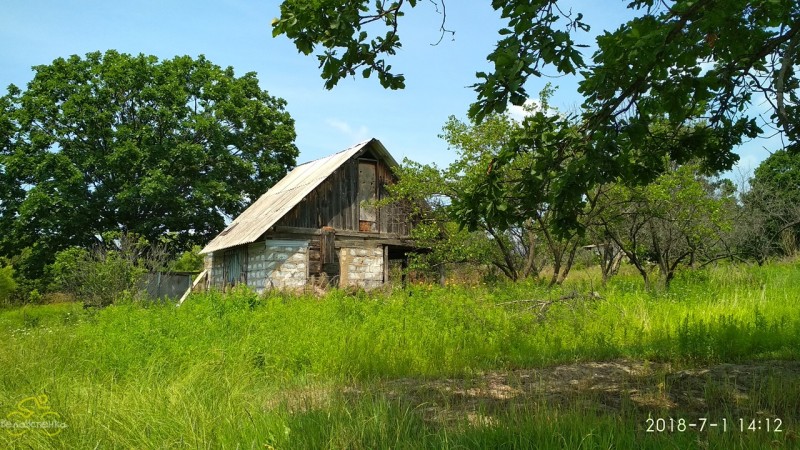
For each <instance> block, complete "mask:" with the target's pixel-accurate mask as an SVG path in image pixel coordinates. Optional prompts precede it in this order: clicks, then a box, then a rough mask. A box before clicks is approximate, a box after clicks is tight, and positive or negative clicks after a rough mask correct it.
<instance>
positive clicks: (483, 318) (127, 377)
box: [0, 264, 800, 448]
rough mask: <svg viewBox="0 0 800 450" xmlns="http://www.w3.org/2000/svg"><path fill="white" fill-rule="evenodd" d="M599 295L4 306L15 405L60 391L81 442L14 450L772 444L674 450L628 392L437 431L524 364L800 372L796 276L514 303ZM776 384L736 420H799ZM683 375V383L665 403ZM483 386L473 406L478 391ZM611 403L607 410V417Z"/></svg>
mask: <svg viewBox="0 0 800 450" xmlns="http://www.w3.org/2000/svg"><path fill="white" fill-rule="evenodd" d="M588 287H589V286H588V283H579V282H576V283H575V284H572V285H568V286H564V287H561V288H558V289H556V290H547V289H544V288H543V287H541V286H540V285H537V284H533V283H513V284H512V283H508V284H502V285H498V286H478V287H458V286H455V287H454V286H451V287H448V288H438V287H431V286H424V285H420V286H413V287H412V288H411V289H410V290H409V291H408V292H395V293H392V294H389V295H385V294H379V293H368V294H361V295H359V296H350V295H347V294H345V293H344V292H342V291H332V292H330V293H329V294H327V296H326V297H324V298H322V299H320V298H316V297H310V296H306V297H295V296H289V295H280V294H275V295H267V296H258V295H255V294H253V293H252V292H248V291H246V290H239V291H237V292H235V293H234V294H231V295H224V294H221V293H218V292H211V293H207V294H202V295H195V296H192V297H191V298H189V299H188V300H187V302H186V303H184V304H183V306H181V307H180V308H175V307H174V305H163V304H152V303H127V304H120V305H113V306H111V307H108V308H104V309H96V308H89V309H85V308H83V307H82V306H81V305H80V304H57V305H44V306H25V307H20V308H14V309H6V310H3V311H0V337H2V341H3V343H4V345H3V346H2V347H1V348H0V398H3V399H9V401H8V402H6V403H5V404H6V405H11V406H9V408H13V403H14V402H15V401H19V400H21V399H24V398H26V397H29V396H31V395H35V394H38V393H41V392H44V393H46V394H47V395H48V396H49V398H50V403H51V407H52V410H53V411H55V412H57V413H58V414H60V415H61V418H62V420H63V421H64V422H65V423H67V425H68V428H66V429H65V430H64V431H63V432H62V434H60V435H59V436H57V437H55V438H46V437H42V436H40V435H38V434H29V435H28V436H26V437H25V438H23V440H12V438H11V437H10V436H9V435H8V434H7V433H5V432H3V433H0V446H3V447H8V448H15V447H32V448H64V447H69V448H85V447H87V446H90V445H94V446H97V445H98V443H100V444H101V445H102V446H107V447H115V446H121V447H126V448H128V447H133V448H149V447H159V446H161V444H162V443H163V442H177V441H180V442H183V443H184V445H187V446H190V447H202V448H208V447H212V448H222V447H226V448H235V447H236V446H237V445H238V446H240V447H258V448H264V447H265V446H266V445H272V446H273V447H276V448H326V447H332V448H352V447H356V448H381V447H392V448H420V447H423V448H424V447H429V448H463V447H470V448H498V447H503V445H506V444H507V443H509V442H515V443H517V444H516V445H518V446H519V447H522V448H531V447H533V446H536V445H538V446H541V447H545V448H552V447H556V448H558V447H559V446H561V447H562V448H609V447H612V445H611V444H614V445H613V447H615V448H648V447H647V446H650V447H649V448H669V447H670V446H677V447H680V448H691V447H692V446H693V445H694V443H695V441H696V440H697V439H698V437H700V438H702V439H706V438H707V439H709V440H710V441H711V442H712V444H711V445H710V446H709V447H710V448H714V447H715V446H718V447H719V448H736V447H735V446H732V445H730V444H732V441H730V440H731V439H733V443H734V444H737V443H740V442H741V441H743V440H746V439H754V440H755V441H754V442H753V443H750V442H751V441H746V442H748V446H749V448H763V447H764V445H761V447H759V444H764V442H762V441H758V439H764V436H765V435H763V434H758V433H754V434H734V433H733V432H731V431H729V432H727V433H718V434H716V435H711V434H708V435H698V434H696V433H695V434H680V433H672V434H665V435H664V436H663V439H664V440H659V439H662V438H661V437H658V436H653V435H649V434H643V433H641V432H640V430H641V426H642V424H643V422H644V420H645V419H646V417H647V412H646V411H642V410H641V409H638V408H637V407H635V406H634V405H626V404H624V403H623V404H619V401H620V398H619V397H618V396H617V395H618V394H616V393H613V394H612V393H607V392H605V391H604V390H602V391H599V392H597V394H598V395H606V396H612V397H613V398H611V400H612V401H613V402H615V403H613V404H615V405H616V406H614V408H615V409H614V411H616V412H617V413H618V414H617V415H615V416H614V418H613V420H610V419H608V417H609V416H608V414H607V411H608V409H607V407H605V406H604V404H603V403H601V401H602V400H603V399H602V398H598V397H592V396H588V397H581V398H579V399H578V402H577V404H573V405H571V406H570V405H566V406H562V405H561V404H559V403H556V404H547V403H545V402H544V400H545V399H543V398H539V397H533V398H517V397H513V396H515V395H517V394H516V390H509V391H502V394H503V395H506V394H508V397H505V396H504V397H503V398H497V397H495V396H491V397H487V400H488V402H487V403H486V404H484V405H483V406H485V407H486V410H480V409H479V410H477V411H476V413H477V414H480V415H484V416H486V417H487V419H489V418H490V420H487V422H486V423H482V424H481V423H476V422H475V420H472V421H467V420H466V418H464V421H463V422H461V421H455V420H454V421H453V422H449V421H448V423H445V424H441V423H439V422H437V421H435V420H431V419H432V417H431V415H430V414H429V413H430V411H431V410H430V408H431V407H433V406H436V405H437V403H439V404H441V403H442V402H447V401H450V402H449V403H446V404H445V408H447V409H445V410H444V411H445V412H448V413H453V414H455V413H456V412H457V411H458V408H459V407H461V406H462V405H464V404H468V405H473V404H474V402H477V401H479V400H480V399H481V398H482V397H481V396H480V395H477V394H473V392H480V391H481V390H484V391H485V390H488V389H487V387H488V388H492V387H493V386H494V385H493V384H492V385H490V386H487V385H481V384H480V382H481V380H483V378H481V374H484V373H487V372H491V373H503V374H509V375H510V376H514V374H517V373H520V372H518V369H526V368H528V369H529V368H535V367H546V366H552V365H559V364H569V363H574V362H576V361H611V363H612V364H613V363H614V362H618V361H619V360H620V359H621V358H630V359H636V360H645V362H644V366H645V367H646V365H647V364H648V363H647V362H646V361H653V362H658V361H663V362H667V363H670V364H671V365H672V366H673V367H675V368H676V370H679V369H683V368H686V367H687V365H689V367H694V365H699V364H707V363H714V362H726V363H736V362H741V361H752V360H766V361H767V362H765V364H770V361H772V360H775V359H787V360H796V359H797V358H798V357H800V354H798V351H799V349H800V320H798V318H797V308H798V307H800V304H799V303H798V302H800V292H798V290H800V271H798V270H797V264H774V265H768V266H765V267H755V266H752V267H750V266H731V265H726V266H721V267H718V268H709V269H707V270H703V271H693V272H687V273H685V274H680V275H678V277H677V278H676V280H675V282H674V285H673V289H672V290H671V291H670V292H662V293H649V292H646V291H644V290H643V289H642V288H641V287H640V283H637V282H636V281H635V280H633V279H631V277H625V276H622V277H619V278H616V279H613V280H611V281H610V282H609V284H608V285H607V286H606V287H604V288H601V289H600V294H601V296H602V298H596V299H592V300H585V301H577V302H572V303H559V302H554V303H553V304H552V305H551V306H550V307H549V308H548V309H547V311H545V313H544V314H543V315H540V314H539V310H538V308H534V309H531V308H530V307H529V306H530V305H529V304H526V303H512V304H509V303H507V302H510V301H514V300H523V299H531V300H535V299H542V300H547V299H556V298H560V297H561V296H563V295H564V294H568V293H570V292H571V289H580V290H584V289H586V288H588ZM701 368H702V367H701ZM564 369H568V368H564ZM20 373H24V374H25V376H24V377H22V376H20ZM681 373H685V372H681ZM729 374H730V372H729V371H726V376H727V375H729ZM639 375H640V374H638V373H637V374H636V377H635V380H636V382H637V383H638V382H641V378H640V376H639ZM758 377H760V378H759V379H760V380H762V383H761V384H759V386H761V387H760V388H759V389H758V390H755V391H753V392H744V393H743V392H741V390H740V389H741V386H739V385H737V388H736V389H733V392H735V394H736V397H735V398H733V399H731V400H730V401H729V402H728V403H725V405H728V406H734V405H739V406H741V405H742V404H743V403H747V404H751V405H752V411H749V412H751V413H752V414H756V412H757V411H761V412H762V414H770V413H772V414H777V416H778V417H781V418H782V419H784V420H785V421H786V422H787V424H788V423H789V420H792V419H794V420H795V422H794V423H796V420H797V411H798V406H800V404H798V399H799V398H800V397H798V395H795V394H797V393H800V385H798V380H797V378H796V377H794V378H786V379H781V378H776V379H774V383H775V385H774V386H773V385H772V384H771V383H773V378H768V377H769V374H766V373H760V374H758ZM453 380H455V381H453ZM684 380H685V377H684V376H683V375H676V376H674V377H670V378H667V377H666V376H665V377H664V383H665V385H666V386H665V387H664V389H665V390H666V389H668V388H669V384H670V383H682V382H683V381H684ZM387 381H396V382H397V384H394V385H391V386H394V387H395V388H392V389H389V388H386V386H385V385H382V383H384V382H387ZM448 381H449V382H452V383H454V384H453V385H454V386H455V389H454V392H452V394H453V396H452V397H443V396H444V395H445V393H446V392H447V391H446V390H445V389H439V388H438V386H439V384H437V383H444V382H448ZM471 381H474V383H475V388H476V390H475V391H472V390H470V389H468V387H470V386H471V385H470V384H469V383H470V382H471ZM538 382H539V380H538V379H530V380H528V381H525V380H523V379H520V380H519V383H520V385H524V384H525V383H534V384H535V383H538ZM428 383H431V386H433V387H432V388H431V389H432V390H433V391H434V392H433V393H432V394H430V397H423V398H422V399H420V400H419V401H416V400H417V399H418V397H417V398H414V397H412V398H408V399H406V398H403V397H397V396H396V395H395V396H392V395H394V394H396V392H397V389H396V387H397V386H409V389H410V390H411V391H412V393H419V392H421V391H422V390H423V389H424V386H426V384H428ZM737 383H738V380H737ZM515 387H516V386H515ZM639 387H640V386H639V385H638V384H637V386H636V388H637V389H638V388H639ZM561 388H562V386H559V387H558V392H563V391H562V389H561ZM707 388H708V390H709V391H708V392H709V393H712V391H713V390H716V392H718V391H719V390H721V387H720V386H715V385H711V384H710V385H708V386H707ZM465 392H466V393H467V394H464V393H465ZM742 394H747V396H746V397H745V396H743V395H742ZM465 395H469V397H468V399H467V400H469V401H465ZM709 395H710V394H709ZM664 397H665V398H666V399H669V398H670V397H669V394H668V393H665V396H664ZM514 398H517V400H519V403H514ZM443 399H444V400H443ZM712 399H713V396H711V395H710V397H709V398H704V399H703V400H707V401H708V403H707V407H708V411H709V412H710V413H713V414H714V417H715V418H720V417H722V414H725V416H726V417H727V416H728V414H729V411H725V410H724V408H722V409H718V408H716V407H715V405H716V403H713V402H712V401H711V400H712ZM645 400H646V399H645ZM718 400H719V399H717V401H718ZM750 402H752V403H750ZM509 403H511V404H513V405H514V407H511V406H509ZM420 405H424V406H420ZM594 407H598V408H602V409H601V411H602V412H601V413H598V415H595V413H594V412H593V408H594ZM703 408H704V411H706V409H705V406H704V407H703ZM8 411H9V410H8V409H6V410H5V411H3V412H4V413H7V412H8ZM656 412H657V411H656ZM667 412H672V413H673V414H675V413H676V412H675V410H674V409H668V410H667ZM654 414H655V412H654ZM220 418H224V420H220ZM545 418H546V420H545ZM446 419H447V418H446ZM473 419H474V417H473ZM453 427H454V428H453ZM787 428H788V429H789V430H792V429H796V425H794V424H792V426H788V427H787ZM593 430H594V431H593ZM601 431H602V432H601ZM606 431H607V432H608V434H607V433H606ZM753 436H756V437H753ZM681 439H685V440H681ZM768 439H769V440H770V441H771V440H772V439H783V437H782V436H775V435H770V436H769V438H768ZM651 440H652V442H653V443H651ZM673 440H677V441H673ZM582 442H583V443H584V444H581V443H582ZM586 442H588V444H586ZM674 442H678V443H679V444H681V445H678V444H674ZM782 442H783V441H780V442H779V443H782ZM715 443H717V444H718V445H716V444H715ZM672 444H674V445H672ZM508 445H509V446H510V445H511V444H508ZM582 445H583V446H582ZM737 445H738V444H737ZM766 446H769V442H768V443H767V445H766Z"/></svg>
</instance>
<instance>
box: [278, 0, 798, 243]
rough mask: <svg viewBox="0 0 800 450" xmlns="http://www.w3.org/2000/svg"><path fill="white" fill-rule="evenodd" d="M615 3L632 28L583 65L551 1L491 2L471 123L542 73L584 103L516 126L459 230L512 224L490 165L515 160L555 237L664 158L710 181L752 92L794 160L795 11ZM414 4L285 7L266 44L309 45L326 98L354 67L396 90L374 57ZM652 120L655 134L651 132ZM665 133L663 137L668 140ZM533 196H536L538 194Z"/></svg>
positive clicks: (759, 5)
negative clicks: (490, 30) (596, 199)
mask: <svg viewBox="0 0 800 450" xmlns="http://www.w3.org/2000/svg"><path fill="white" fill-rule="evenodd" d="M430 3H432V4H433V5H432V6H431V5H428V6H429V7H432V8H433V9H435V10H436V11H437V12H440V9H439V8H440V7H442V9H444V8H443V7H444V3H445V2H444V1H442V2H438V1H433V2H430ZM625 3H626V4H627V7H628V9H630V12H631V15H633V18H631V19H630V20H628V21H627V22H624V23H621V24H620V26H619V27H617V28H614V29H612V30H611V31H604V32H603V33H601V34H600V35H599V36H598V37H597V48H598V50H597V51H596V52H594V54H593V55H591V59H589V58H588V57H587V55H584V54H583V53H582V51H581V47H582V46H581V45H579V44H577V43H576V42H578V41H579V40H580V35H581V33H582V32H585V31H588V30H589V24H588V23H587V22H586V21H585V20H584V17H583V15H582V14H581V13H580V12H578V11H574V9H573V8H572V7H566V6H565V5H564V2H563V1H558V0H534V1H523V0H508V1H499V0H495V1H492V2H491V6H492V8H493V9H494V10H495V11H498V12H499V13H500V16H501V18H502V20H503V21H504V23H503V24H502V26H501V28H500V29H499V30H498V34H499V35H498V42H497V44H496V45H494V46H492V48H493V50H492V51H491V53H490V54H489V55H488V56H487V59H488V61H489V62H490V63H491V64H492V66H491V68H490V70H488V71H486V72H478V73H477V74H476V78H477V82H476V84H475V85H474V89H475V91H476V93H477V99H476V102H475V103H474V104H473V105H472V106H471V108H470V111H469V113H470V117H471V118H472V119H475V120H476V121H477V122H481V121H483V120H487V119H489V118H490V117H491V115H492V114H496V113H500V112H503V111H505V109H506V108H507V105H508V104H509V103H511V104H514V105H522V104H523V103H524V102H525V101H526V100H527V98H528V94H527V91H526V89H525V88H526V83H527V82H528V80H529V79H530V78H531V77H540V76H542V75H548V74H549V75H566V74H578V75H579V77H580V78H581V80H580V87H579V91H580V93H581V94H582V95H583V97H584V103H583V105H582V111H581V112H580V113H578V114H576V115H574V116H573V117H570V118H563V117H547V116H545V115H540V116H535V117H532V118H529V119H526V121H525V122H524V125H523V132H522V133H520V134H519V135H518V136H517V137H516V138H515V139H512V140H511V141H510V142H508V143H507V144H506V145H505V146H504V148H503V150H502V151H501V152H500V153H498V154H497V159H496V160H495V163H494V164H493V168H494V169H495V170H493V172H494V173H495V174H496V175H495V176H493V177H492V176H489V177H487V179H486V180H484V181H483V182H482V184H481V185H479V186H476V187H475V188H474V189H473V190H472V191H471V192H467V193H466V194H467V195H466V198H467V201H465V202H464V203H463V204H462V205H461V206H460V207H459V208H460V210H461V212H460V213H459V221H460V223H462V224H468V225H470V226H472V227H475V226H476V223H477V221H479V220H480V219H481V218H483V217H488V218H490V221H491V222H493V223H494V222H497V221H498V220H503V218H504V217H505V216H507V215H514V211H512V208H509V207H508V205H507V204H506V203H505V202H504V201H503V198H504V197H503V194H504V193H505V192H504V190H503V189H502V188H501V186H500V184H501V182H502V181H501V174H502V173H503V171H502V170H501V166H503V165H505V164H513V161H514V160H516V159H517V158H518V157H523V158H528V156H527V155H533V164H530V165H528V166H529V168H530V169H532V170H531V172H530V173H529V174H525V175H524V181H523V183H522V184H521V186H520V187H521V188H523V189H521V190H520V191H519V192H520V193H521V194H522V197H524V198H529V199H531V200H530V204H531V205H533V204H536V203H542V202H546V203H548V204H549V205H551V206H550V208H551V209H552V210H553V211H554V214H555V217H554V219H553V221H554V223H555V226H556V228H557V229H559V230H560V231H561V232H562V234H569V233H570V232H572V231H575V230H577V231H581V224H580V220H579V216H580V214H581V212H582V211H584V207H585V195H586V194H587V193H588V192H589V191H591V190H592V189H593V188H595V187H596V186H598V185H600V184H603V183H612V182H617V181H619V180H621V181H622V182H624V183H626V184H646V183H649V182H651V181H653V180H654V179H655V178H656V177H657V176H658V175H659V174H660V173H662V171H663V170H664V168H663V166H662V161H663V159H664V158H665V157H668V158H669V159H671V160H674V161H676V162H677V163H679V164H685V163H687V162H689V161H691V160H694V159H700V160H701V161H702V162H703V164H704V165H705V166H706V167H707V168H709V169H712V170H715V171H720V170H727V169H730V168H731V166H732V164H733V163H735V162H736V161H737V160H738V156H737V155H736V154H735V153H734V152H733V149H734V148H735V147H736V146H737V145H739V144H741V143H742V142H743V139H744V138H753V137H755V136H757V135H758V134H759V133H760V132H761V128H760V124H759V123H757V121H756V119H755V118H754V117H753V115H752V114H749V113H748V108H749V107H750V106H751V105H752V101H753V99H754V98H762V96H763V97H766V98H767V99H768V103H769V105H770V106H771V107H772V115H771V118H770V119H771V121H772V123H771V124H770V123H768V124H767V125H769V126H773V125H775V126H776V127H777V128H778V129H779V130H780V131H781V132H782V133H783V134H784V135H785V137H786V138H787V141H788V143H789V144H788V147H789V148H790V150H791V151H795V150H797V148H798V142H800V135H798V129H800V128H798V127H797V126H795V124H797V123H800V107H799V106H798V103H799V102H800V93H799V92H798V89H799V87H800V78H799V77H798V72H797V71H796V67H797V66H798V64H799V63H800V25H798V20H797V17H798V15H800V6H798V3H797V2H792V1H783V0H776V1H761V0H734V1H730V2H716V1H710V0H699V1H696V0H670V1H666V2H661V3H657V2H653V1H650V0H637V1H632V2H625ZM419 4H420V5H421V4H425V3H419ZM417 5H418V3H417V2H416V1H409V2H404V1H395V2H380V1H379V2H374V6H373V2H369V1H367V0H361V1H358V2H342V1H340V0H314V1H310V0H284V1H283V2H282V3H281V17H280V18H279V19H276V20H275V21H274V22H273V34H274V35H276V36H277V35H281V34H285V35H286V36H287V38H289V39H290V40H292V41H293V42H294V43H295V45H296V46H297V48H298V50H299V51H301V52H303V53H304V54H311V53H312V52H314V49H315V46H316V45H321V46H322V47H323V49H324V50H323V54H321V55H318V57H319V59H320V66H321V67H322V77H323V78H324V79H325V80H326V87H328V88H331V87H332V86H333V85H335V84H336V82H338V80H339V79H341V78H342V77H344V76H348V75H355V73H356V69H358V68H361V67H366V70H364V72H363V75H364V76H369V74H370V73H371V72H372V70H377V71H378V72H379V73H380V75H381V83H382V84H383V85H384V86H386V87H390V88H400V87H403V82H404V79H403V78H402V75H393V74H392V72H391V66H390V65H388V64H386V63H385V58H387V57H389V56H392V55H394V54H395V52H396V50H397V49H398V48H400V46H401V41H400V39H399V37H398V36H399V35H398V18H399V17H402V16H403V14H404V13H405V12H407V11H409V9H411V8H415V7H416V6H417ZM460 6H461V5H457V7H460ZM442 14H443V15H444V14H445V12H444V11H442ZM443 19H444V20H446V15H445V17H444V18H443ZM374 22H377V23H380V24H383V25H385V26H386V28H387V30H388V31H387V32H386V36H385V37H384V36H380V35H378V36H373V35H371V32H372V31H373V30H372V29H371V28H370V27H368V25H369V24H372V23H374ZM442 30H443V32H444V30H446V29H445V28H444V24H443V25H442ZM339 52H342V53H339ZM700 121H703V124H702V126H700V125H698V123H699V122H700ZM659 124H660V126H662V127H663V128H664V130H663V131H664V132H661V133H656V134H655V135H654V133H653V128H654V125H659ZM664 136H669V139H668V140H667V142H664V140H663V139H662V138H663V137H664ZM545 185H547V186H545ZM542 187H547V189H541V188H542ZM541 192H547V194H545V195H544V197H545V198H542V197H543V195H542V194H541ZM528 209H531V210H532V209H533V208H528Z"/></svg>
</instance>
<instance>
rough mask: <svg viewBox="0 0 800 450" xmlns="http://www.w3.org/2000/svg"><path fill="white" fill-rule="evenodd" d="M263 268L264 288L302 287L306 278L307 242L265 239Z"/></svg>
mask: <svg viewBox="0 0 800 450" xmlns="http://www.w3.org/2000/svg"><path fill="white" fill-rule="evenodd" d="M262 244H263V243H262ZM264 268H265V270H266V279H265V284H264V288H265V289H303V288H304V287H305V285H306V282H307V280H308V242H303V241H281V240H271V241H267V243H266V248H265V256H264Z"/></svg>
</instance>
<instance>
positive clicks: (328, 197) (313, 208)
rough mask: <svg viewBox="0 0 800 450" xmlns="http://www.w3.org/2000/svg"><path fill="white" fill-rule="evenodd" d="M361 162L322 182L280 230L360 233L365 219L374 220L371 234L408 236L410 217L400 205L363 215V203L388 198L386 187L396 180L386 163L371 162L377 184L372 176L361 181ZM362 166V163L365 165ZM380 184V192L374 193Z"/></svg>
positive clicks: (283, 223)
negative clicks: (289, 228)
mask: <svg viewBox="0 0 800 450" xmlns="http://www.w3.org/2000/svg"><path fill="white" fill-rule="evenodd" d="M359 161H360V160H359V159H353V160H351V161H348V162H347V163H345V164H343V165H342V167H340V168H339V169H338V170H336V171H335V172H334V173H333V174H331V176H330V177H328V179H327V180H325V181H324V182H322V183H321V184H320V185H319V186H318V187H317V188H316V189H315V190H314V191H312V192H311V193H310V194H309V195H307V196H306V198H305V199H304V200H303V201H302V202H300V203H299V204H298V205H297V206H295V207H294V208H293V209H292V210H291V211H289V213H287V214H286V215H285V216H284V217H283V218H282V219H281V220H280V221H279V222H278V223H277V225H278V226H287V227H300V228H315V229H319V228H322V227H326V226H327V227H333V228H334V229H336V230H349V231H360V227H359V223H360V221H361V220H362V219H364V218H367V219H371V218H374V224H375V225H374V227H372V226H371V227H370V232H371V233H394V234H397V235H399V236H403V237H405V236H408V234H409V225H408V223H407V215H406V213H405V211H403V208H401V207H399V206H398V205H389V206H384V207H382V208H378V209H377V211H376V210H375V209H374V208H372V210H371V211H361V207H360V202H361V200H362V199H364V200H366V199H368V198H375V196H376V194H377V196H378V198H379V199H382V198H385V197H386V195H387V191H386V188H385V186H386V185H387V184H392V183H394V182H395V180H396V178H395V176H394V174H392V172H391V170H390V169H389V167H388V166H387V165H386V164H385V163H384V162H383V161H380V160H379V161H377V163H376V162H375V161H374V160H372V161H371V163H372V164H374V165H375V172H374V181H371V179H370V178H371V177H372V175H370V176H368V177H367V178H366V179H363V177H362V179H361V180H360V179H359V164H360V162H359ZM362 164H363V163H362ZM375 184H377V189H375ZM360 185H361V186H366V187H367V188H368V189H370V190H372V189H375V192H360V190H359V186H360Z"/></svg>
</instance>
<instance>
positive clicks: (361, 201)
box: [356, 160, 378, 231]
mask: <svg viewBox="0 0 800 450" xmlns="http://www.w3.org/2000/svg"><path fill="white" fill-rule="evenodd" d="M376 171H377V164H376V163H374V162H368V161H363V160H360V161H359V163H358V195H357V197H356V200H357V202H358V207H359V214H358V220H359V223H363V222H367V223H369V225H368V227H369V228H368V229H366V230H364V229H362V228H361V226H359V230H363V231H377V226H376V222H377V220H378V215H377V211H376V210H375V207H374V206H373V204H374V202H375V200H376V197H377V190H376V188H377V179H376V175H377V174H376Z"/></svg>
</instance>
